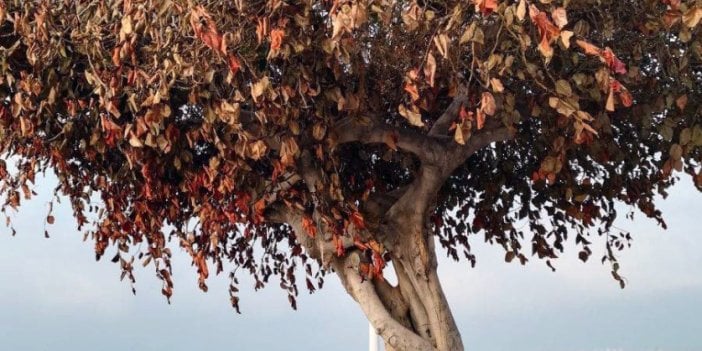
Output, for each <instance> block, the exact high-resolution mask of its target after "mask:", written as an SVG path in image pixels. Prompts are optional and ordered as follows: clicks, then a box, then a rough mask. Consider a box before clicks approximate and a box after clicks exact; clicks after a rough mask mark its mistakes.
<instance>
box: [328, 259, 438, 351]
mask: <svg viewBox="0 0 702 351" xmlns="http://www.w3.org/2000/svg"><path fill="white" fill-rule="evenodd" d="M359 262H360V259H359V257H358V254H357V253H354V254H350V255H348V256H347V257H346V258H345V259H335V260H334V270H335V271H336V273H337V275H338V276H339V278H340V279H341V282H342V284H343V286H344V288H346V291H347V292H348V293H349V294H350V295H351V296H352V297H353V299H354V300H356V301H357V302H358V304H359V305H360V306H361V309H362V310H363V313H364V314H365V315H366V317H367V318H368V321H370V323H371V324H372V325H373V327H375V328H376V329H377V331H378V334H379V335H380V336H381V337H382V338H383V340H385V342H387V343H388V345H390V346H391V347H392V348H393V349H395V350H417V351H424V350H427V351H434V350H435V349H434V347H433V346H432V345H431V343H429V341H427V340H425V339H422V338H421V337H420V336H419V335H417V334H415V333H414V332H412V331H411V330H409V329H407V328H405V327H404V326H403V325H402V324H400V323H399V322H398V321H396V320H395V319H394V318H393V317H392V316H391V315H390V313H389V312H388V310H387V309H386V308H385V306H383V303H382V301H381V300H380V298H379V297H378V294H377V293H376V290H375V288H374V286H373V284H372V283H371V282H369V281H365V282H364V281H362V279H361V276H360V274H359V273H358V263H359Z"/></svg>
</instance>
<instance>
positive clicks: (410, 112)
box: [398, 105, 424, 127]
mask: <svg viewBox="0 0 702 351" xmlns="http://www.w3.org/2000/svg"><path fill="white" fill-rule="evenodd" d="M398 111H399V112H400V115H401V116H402V117H404V118H405V119H406V120H407V121H409V123H410V124H411V125H413V126H416V127H424V122H423V121H422V114H421V113H419V110H417V108H416V107H415V106H412V107H411V108H409V109H408V108H407V107H405V105H400V106H398Z"/></svg>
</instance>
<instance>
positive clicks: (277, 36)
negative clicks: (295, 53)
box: [271, 28, 285, 50]
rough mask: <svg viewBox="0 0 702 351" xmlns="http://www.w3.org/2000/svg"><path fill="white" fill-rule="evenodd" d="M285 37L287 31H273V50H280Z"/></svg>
mask: <svg viewBox="0 0 702 351" xmlns="http://www.w3.org/2000/svg"><path fill="white" fill-rule="evenodd" d="M284 37H285V31H284V30H282V29H280V28H276V29H273V30H271V50H278V49H280V46H281V45H282V44H283V38H284Z"/></svg>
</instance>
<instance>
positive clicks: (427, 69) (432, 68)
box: [424, 52, 436, 88]
mask: <svg viewBox="0 0 702 351" xmlns="http://www.w3.org/2000/svg"><path fill="white" fill-rule="evenodd" d="M435 76H436V59H435V58H434V55H432V53H431V52H429V54H428V55H427V62H426V64H425V65H424V77H425V78H426V80H427V83H428V84H429V86H430V87H432V88H433V87H434V78H435Z"/></svg>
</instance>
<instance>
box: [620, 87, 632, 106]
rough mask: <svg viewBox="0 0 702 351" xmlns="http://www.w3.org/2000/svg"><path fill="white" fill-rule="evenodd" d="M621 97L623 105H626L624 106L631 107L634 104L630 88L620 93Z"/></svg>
mask: <svg viewBox="0 0 702 351" xmlns="http://www.w3.org/2000/svg"><path fill="white" fill-rule="evenodd" d="M619 99H620V100H622V105H624V107H631V105H633V104H634V101H633V98H632V97H631V93H629V91H628V90H622V92H621V93H619Z"/></svg>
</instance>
